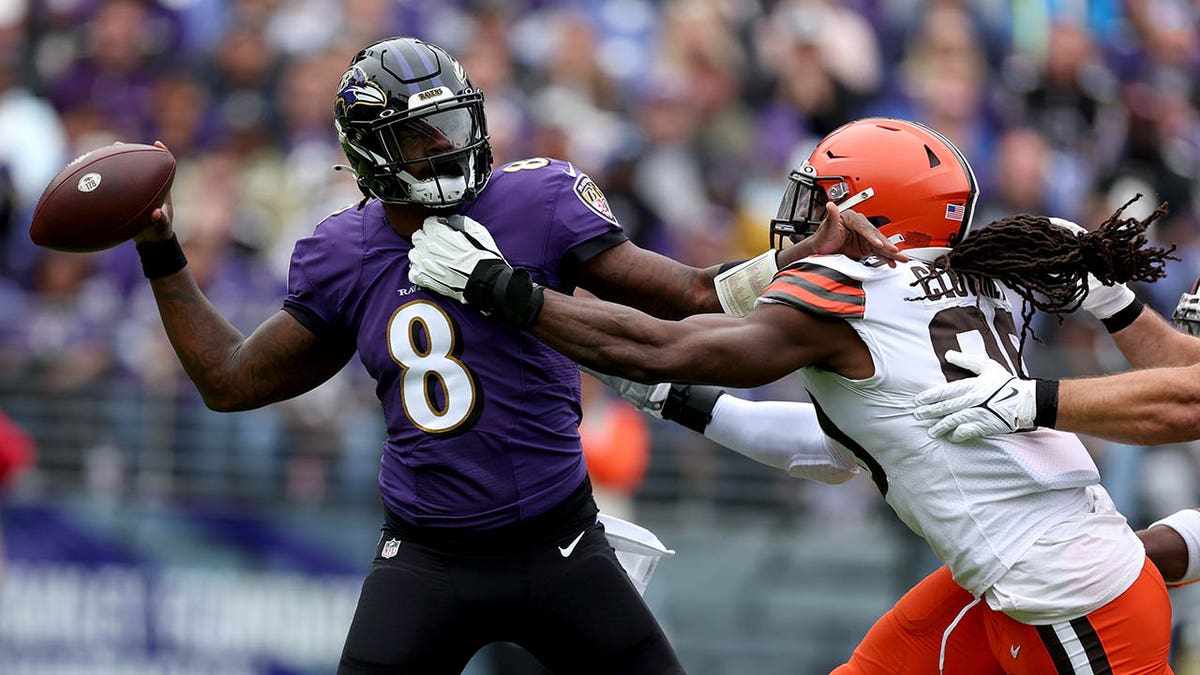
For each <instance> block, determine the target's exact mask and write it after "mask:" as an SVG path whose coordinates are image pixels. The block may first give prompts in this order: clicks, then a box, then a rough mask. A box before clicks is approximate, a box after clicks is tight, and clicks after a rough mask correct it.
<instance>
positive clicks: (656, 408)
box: [580, 367, 671, 419]
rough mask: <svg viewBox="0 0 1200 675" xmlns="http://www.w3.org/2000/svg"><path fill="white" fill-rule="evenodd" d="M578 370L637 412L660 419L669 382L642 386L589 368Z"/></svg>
mask: <svg viewBox="0 0 1200 675" xmlns="http://www.w3.org/2000/svg"><path fill="white" fill-rule="evenodd" d="M580 370H582V371H583V372H585V373H587V374H588V375H591V376H592V377H594V378H596V379H597V380H600V381H601V382H603V383H604V384H605V385H606V386H607V387H608V388H609V389H612V390H613V391H615V392H617V393H618V394H620V395H621V398H623V399H625V400H626V401H629V402H630V403H632V404H633V407H635V408H637V409H638V410H639V411H641V412H644V413H647V414H649V415H653V416H654V417H657V418H658V419H662V409H663V404H664V403H666V402H667V395H668V394H670V393H671V383H670V382H662V383H660V384H642V383H641V382H634V381H633V380H627V379H625V378H623V377H617V376H616V375H605V374H604V373H598V372H596V371H594V370H592V369H591V368H586V367H580Z"/></svg>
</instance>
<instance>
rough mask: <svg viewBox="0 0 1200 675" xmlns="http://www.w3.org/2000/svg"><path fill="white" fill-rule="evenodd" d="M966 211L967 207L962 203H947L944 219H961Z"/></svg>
mask: <svg viewBox="0 0 1200 675" xmlns="http://www.w3.org/2000/svg"><path fill="white" fill-rule="evenodd" d="M966 212H967V207H965V206H963V205H962V204H947V205H946V220H958V221H961V220H962V219H963V216H964V215H965V214H966Z"/></svg>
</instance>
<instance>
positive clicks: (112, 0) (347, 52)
mask: <svg viewBox="0 0 1200 675" xmlns="http://www.w3.org/2000/svg"><path fill="white" fill-rule="evenodd" d="M1198 19H1200V3H1197V2H1194V1H1193V2H1188V1H1187V0H1092V1H1089V2H1078V1H1072V0H1023V1H1020V2H1009V1H1007V0H978V1H971V2H968V1H966V0H927V1H923V0H842V1H838V0H775V1H772V0H662V1H653V2H652V1H650V0H580V1H578V2H561V3H556V2H549V1H547V0H515V1H512V2H509V1H503V2H502V1H500V0H475V1H472V0H445V1H442V2H422V1H418V0H286V1H285V0H5V2H2V3H0V409H4V410H5V411H7V412H8V413H9V414H10V415H11V416H12V417H13V418H14V419H16V420H17V421H18V422H19V423H21V424H23V425H24V426H25V427H26V428H27V429H28V430H29V431H30V432H31V433H32V434H33V436H34V437H35V438H36V439H38V440H39V444H40V445H41V446H42V452H41V453H40V457H41V462H42V463H43V464H46V463H54V462H58V463H59V464H60V465H61V467H62V468H63V469H64V471H63V472H60V473H61V475H68V476H69V475H72V473H71V471H76V472H77V475H78V476H80V477H83V478H84V479H85V481H86V484H87V485H90V486H91V487H92V488H94V489H97V490H100V491H102V492H104V491H107V492H109V493H112V494H115V495H119V494H126V493H130V492H149V493H165V492H169V491H171V490H172V489H179V486H178V485H176V484H175V483H177V482H178V481H179V480H180V479H179V477H180V476H186V477H187V481H188V486H189V487H190V488H193V489H195V490H196V491H198V492H204V490H205V489H206V485H207V484H206V481H210V482H212V483H213V485H211V486H207V487H212V488H213V489H214V490H220V489H225V488H227V487H228V486H229V485H230V484H231V481H232V483H233V484H234V485H235V489H243V490H245V491H246V493H247V494H256V493H261V492H262V491H264V490H265V489H267V488H266V487H265V486H270V490H278V493H279V494H281V495H285V496H286V497H287V498H288V499H290V500H294V501H299V502H314V503H319V502H321V501H322V500H324V499H326V498H327V497H328V495H329V494H330V492H331V491H342V492H345V493H347V494H363V495H366V496H369V495H372V494H373V492H374V491H373V489H372V488H371V485H372V483H373V481H374V475H375V471H376V467H377V461H378V454H379V448H380V446H379V443H380V438H381V435H382V433H383V428H382V422H381V420H380V419H379V416H378V412H377V403H376V402H375V400H374V393H373V385H372V384H371V383H370V382H368V381H365V375H363V374H362V373H361V369H358V368H356V367H354V366H351V367H350V368H347V369H346V372H344V373H343V374H342V375H340V376H339V377H338V378H336V379H335V380H334V381H332V382H331V383H329V384H328V385H326V386H325V387H322V388H321V389H318V390H317V391H315V392H313V393H312V394H310V395H308V396H305V397H302V398H300V399H297V400H295V401H292V402H288V403H285V404H281V405H277V406H272V407H270V408H267V409H264V410H260V411H254V412H250V413H240V414H235V415H218V414H216V413H210V412H209V411H207V410H205V409H204V407H203V405H202V404H201V402H200V400H199V397H198V396H197V395H196V393H195V391H194V388H193V387H192V386H191V385H190V383H189V382H188V381H187V380H186V378H185V377H184V375H183V373H182V370H181V369H180V367H179V365H178V362H177V360H176V358H175V356H174V354H173V352H172V351H171V349H170V346H169V345H168V344H167V343H166V340H165V336H164V335H163V333H162V330H161V328H159V327H158V319H157V315H156V311H155V309H154V306H153V300H152V298H151V297H150V294H149V292H148V288H147V285H146V284H145V283H144V282H142V281H141V280H140V275H141V272H140V268H139V266H138V264H137V260H136V254H135V253H134V252H133V250H132V245H130V244H126V245H124V246H121V247H118V248H117V249H114V250H112V251H108V252H105V253H102V254H96V255H72V254H56V253H52V252H48V251H45V250H39V249H37V248H35V247H34V246H33V245H32V244H31V243H30V242H29V240H28V235H27V231H28V223H29V219H30V215H31V212H32V209H33V207H34V205H35V203H36V201H37V198H38V196H39V195H40V193H41V190H42V188H43V187H44V186H45V184H46V183H47V181H48V180H49V179H50V178H51V177H52V176H53V175H54V174H55V173H56V172H57V171H58V170H59V169H60V168H61V167H62V166H63V165H64V164H65V163H66V162H67V161H69V160H70V159H71V158H72V157H75V156H78V155H80V154H82V153H83V152H85V151H87V150H90V149H92V148H94V147H96V146H99V145H103V144H107V143H110V142H113V141H115V140H123V141H127V142H143V143H149V142H151V141H153V140H155V139H161V140H162V141H164V142H165V143H166V144H167V145H168V146H169V148H170V149H171V151H172V152H173V153H174V154H175V156H176V157H177V158H178V160H179V168H178V174H177V178H176V181H175V188H174V203H175V211H176V228H177V230H178V232H179V234H180V238H181V240H182V241H183V242H184V248H185V250H186V252H187V255H188V258H189V261H190V266H191V269H192V272H193V274H194V275H196V278H197V281H198V283H200V285H201V286H202V287H203V289H204V291H205V293H206V294H207V295H208V297H209V298H210V299H212V301H213V302H214V304H216V306H217V307H218V308H219V309H220V310H221V311H222V313H223V314H224V315H225V316H226V317H228V318H229V319H230V321H231V322H232V323H234V325H236V326H237V327H238V328H240V329H242V330H243V331H249V330H251V329H253V328H254V326H256V325H257V324H258V323H259V322H260V321H262V320H263V319H264V318H266V317H267V316H269V315H270V314H271V313H273V312H275V311H276V310H277V309H278V308H279V307H280V302H281V299H282V294H283V289H284V284H285V276H286V272H287V261H288V258H289V255H290V252H291V249H292V245H293V242H294V241H295V240H296V239H297V238H299V237H302V236H305V235H306V234H308V233H309V232H311V231H312V229H313V228H314V226H315V225H316V224H317V223H318V222H319V221H320V220H321V219H322V218H323V217H324V216H325V215H326V214H328V213H330V212H332V211H334V210H336V209H337V208H339V207H341V206H344V205H346V204H349V203H352V202H354V201H356V200H357V199H358V197H359V195H358V192H357V190H356V188H355V186H354V184H353V181H352V180H351V178H350V176H349V174H347V173H335V172H334V171H332V170H331V167H332V166H333V165H335V164H338V163H340V162H342V161H343V160H342V155H341V149H340V147H339V146H338V144H337V142H336V139H335V137H334V133H333V124H332V110H333V106H332V100H333V93H334V90H335V88H336V85H337V82H338V79H339V76H340V74H341V72H342V70H343V69H344V67H345V64H346V63H347V62H348V60H349V58H350V57H351V55H353V54H354V52H355V51H357V50H358V49H359V48H361V47H362V46H364V45H366V44H368V43H370V42H372V41H374V40H376V39H379V38H381V37H385V36H388V35H395V34H406V35H416V36H419V37H422V38H424V39H427V40H429V41H431V42H435V43H437V44H439V45H442V46H444V47H446V48H447V49H449V50H450V51H451V53H453V54H455V55H456V56H458V57H459V59H460V60H461V61H462V63H463V65H464V66H465V68H466V70H467V72H468V74H469V75H470V77H471V78H472V80H473V81H474V83H475V84H476V85H477V86H479V87H481V88H482V89H483V90H484V92H485V96H486V106H487V114H488V122H489V129H490V132H491V139H492V145H493V148H494V150H495V155H496V160H497V163H498V164H499V163H503V162H507V161H511V160H515V159H520V158H524V157H531V156H555V157H562V158H566V159H569V160H571V161H572V162H574V163H575V164H576V165H577V166H579V167H581V168H582V169H583V170H585V171H587V172H589V173H590V174H591V175H592V176H593V178H595V179H596V181H597V183H598V184H599V185H600V186H601V187H602V189H603V190H604V191H605V194H606V196H607V197H608V199H609V201H610V203H611V204H612V208H613V209H614V211H615V212H616V213H617V214H618V216H619V218H620V220H621V222H622V223H623V225H624V227H625V228H626V230H627V231H628V232H629V234H630V236H631V237H632V238H633V239H634V240H635V241H636V242H638V243H639V244H641V245H643V246H646V247H649V248H653V249H656V250H659V251H662V252H663V253H666V254H668V255H671V256H674V257H677V258H679V259H681V260H684V261H686V262H689V263H692V264H697V265H709V264H714V263H718V262H722V261H726V260H732V259H739V258H746V257H749V256H750V255H753V254H756V253H758V252H760V251H761V250H762V249H764V248H765V247H766V245H767V243H768V241H767V234H766V222H767V220H768V219H769V218H770V217H771V216H772V215H773V214H774V212H775V209H776V207H777V205H778V201H779V196H780V194H781V192H782V188H783V182H784V178H785V176H786V174H787V172H788V170H789V169H790V168H791V167H792V166H793V165H794V164H795V163H796V162H797V161H798V160H799V159H802V158H803V157H805V156H807V154H808V153H809V152H810V150H811V148H812V147H813V145H814V144H815V142H816V140H817V139H819V138H820V137H822V136H823V135H825V134H827V133H828V132H830V131H832V130H833V129H835V128H836V127H838V126H839V125H841V124H842V123H844V122H846V121H849V120H851V119H854V118H857V117H862V116H865V115H893V116H899V117H905V118H909V119H914V120H918V121H921V122H924V123H926V124H929V125H931V126H933V127H935V128H936V129H938V130H940V131H941V132H942V133H944V134H945V135H946V136H948V137H949V138H950V139H951V140H952V141H954V142H955V143H956V144H957V145H958V147H959V148H960V149H961V150H963V152H964V153H965V154H966V156H967V157H968V158H969V159H970V160H971V162H972V163H973V165H974V168H975V171H976V173H977V175H978V178H979V180H980V184H981V190H982V191H981V198H980V203H979V204H980V205H979V209H978V211H977V215H976V219H977V223H978V225H983V224H986V223H987V222H989V221H991V220H994V219H996V218H999V217H1002V216H1004V215H1008V214H1012V213H1016V212H1033V213H1043V214H1053V215H1058V216H1062V217H1065V218H1070V219H1073V220H1077V221H1078V222H1080V223H1082V224H1084V225H1086V226H1092V227H1094V226H1095V225H1097V224H1099V223H1100V222H1102V221H1103V220H1104V219H1105V218H1107V217H1108V215H1109V214H1110V213H1111V212H1112V211H1113V210H1114V209H1115V208H1116V207H1117V206H1119V205H1120V204H1122V203H1124V202H1125V201H1127V200H1128V199H1129V198H1131V197H1132V196H1133V195H1134V194H1136V193H1141V194H1143V195H1145V196H1144V197H1143V199H1142V200H1141V201H1139V202H1137V203H1136V204H1135V205H1134V206H1133V207H1131V209H1130V213H1132V212H1135V211H1136V212H1140V213H1141V214H1143V215H1144V214H1146V213H1148V212H1149V211H1151V210H1152V209H1153V207H1154V206H1156V205H1157V204H1158V203H1160V202H1162V201H1166V202H1168V203H1169V204H1170V215H1169V217H1168V218H1166V219H1165V220H1163V221H1162V222H1161V223H1160V224H1159V225H1157V226H1156V229H1155V231H1154V233H1153V234H1154V237H1155V238H1156V239H1158V240H1159V241H1162V242H1170V243H1175V244H1177V245H1178V247H1179V248H1178V251H1177V253H1178V255H1179V258H1180V261H1179V262H1177V263H1173V264H1172V266H1171V268H1170V272H1169V277H1168V278H1167V280H1165V281H1162V282H1159V283H1158V284H1156V285H1155V286H1154V287H1147V288H1142V289H1139V293H1140V294H1141V295H1143V296H1144V299H1145V300H1147V301H1148V302H1150V303H1151V304H1152V305H1153V306H1154V307H1155V308H1156V309H1158V310H1159V311H1160V312H1163V313H1165V314H1169V313H1170V310H1171V308H1172V307H1173V306H1174V304H1175V301H1176V299H1177V298H1178V295H1179V293H1180V291H1181V290H1183V289H1184V287H1185V286H1187V285H1189V284H1190V281H1191V280H1192V279H1193V278H1194V277H1195V276H1196V275H1197V273H1200V250H1198V245H1200V218H1198V205H1197V204H1196V203H1195V200H1194V199H1193V194H1195V193H1196V188H1197V181H1198V180H1200V114H1198V110H1200V44H1198V37H1200V32H1198V24H1200V20H1198ZM1035 327H1036V328H1037V332H1038V336H1039V337H1041V338H1042V339H1043V340H1044V341H1045V344H1044V345H1032V346H1031V347H1030V348H1029V350H1028V354H1027V356H1028V358H1029V360H1030V363H1031V370H1033V371H1034V372H1035V373H1038V374H1044V375H1070V374H1087V373H1095V372H1099V371H1102V370H1105V369H1111V368H1119V367H1121V366H1122V362H1121V361H1120V357H1119V355H1117V354H1116V353H1115V351H1114V350H1113V349H1112V348H1111V347H1110V346H1109V345H1108V344H1107V342H1106V340H1105V339H1104V338H1103V335H1101V334H1099V333H1098V332H1097V327H1096V325H1095V322H1092V321H1085V320H1082V319H1080V320H1068V321H1067V322H1065V323H1063V324H1061V325H1060V324H1058V322H1056V321H1054V320H1052V319H1051V320H1046V319H1044V318H1043V319H1039V320H1038V322H1037V324H1036V326H1035ZM596 395H603V394H596ZM753 395H756V396H784V397H787V396H793V397H798V396H802V395H803V391H802V389H800V388H799V387H798V385H797V384H796V383H794V382H789V381H784V382H782V383H780V384H779V385H776V386H773V387H771V388H766V389H764V390H762V391H757V392H753ZM653 431H654V439H655V440H654V443H655V447H656V448H657V447H659V446H662V445H664V444H670V445H671V446H672V447H673V448H682V450H681V451H679V452H676V453H673V454H671V455H669V456H670V457H673V458H677V459H673V460H670V461H673V462H677V465H676V466H672V467H668V468H667V469H666V470H665V471H666V472H667V473H668V474H670V475H672V476H676V477H677V478H678V479H679V480H678V483H679V486H680V487H678V490H679V491H680V492H682V493H685V496H686V495H690V496H694V497H696V498H698V499H704V498H706V497H713V496H714V493H716V492H719V490H718V489H716V488H714V487H713V485H715V484H716V483H714V480H715V479H714V476H716V475H718V474H720V473H721V472H722V470H723V463H725V462H729V461H740V460H738V459H737V458H733V459H732V460H730V459H728V458H726V457H725V455H721V454H718V453H716V452H715V451H714V450H713V449H712V448H711V447H710V446H707V445H706V444H705V442H704V441H702V440H701V439H698V438H697V437H695V436H692V435H689V434H686V433H678V432H676V431H675V430H672V429H670V428H667V427H666V426H665V425H656V426H654V427H653ZM48 446H53V448H58V450H57V451H51V450H53V448H51V449H50V450H48V449H47V448H48ZM1094 447H1095V450H1096V453H1097V457H1098V459H1099V460H1100V461H1101V463H1102V465H1103V464H1104V463H1109V464H1111V466H1113V467H1115V468H1113V469H1111V471H1106V473H1105V479H1106V482H1108V483H1109V484H1110V487H1111V486H1112V485H1113V483H1114V482H1116V483H1117V484H1118V485H1117V486H1116V487H1115V489H1114V492H1115V493H1117V494H1118V499H1119V501H1122V505H1123V506H1124V507H1125V509H1126V510H1127V512H1130V513H1138V510H1137V509H1138V507H1142V506H1144V507H1146V510H1147V511H1149V512H1152V514H1156V513H1166V512H1168V511H1170V510H1172V509H1174V508H1177V506H1182V505H1183V504H1192V503H1197V502H1198V500H1200V495H1196V494H1195V492H1194V488H1192V487H1190V484H1194V483H1198V482H1200V481H1195V480H1194V478H1195V476H1196V475H1197V474H1198V473H1200V472H1198V471H1197V470H1196V469H1195V466H1194V464H1195V462H1196V461H1197V458H1196V457H1195V456H1193V453H1192V449H1191V448H1190V447H1188V446H1181V447H1179V448H1173V449H1167V450H1155V451H1153V452H1148V451H1146V450H1144V449H1141V448H1127V447H1124V446H1110V445H1095V446H1094ZM164 448H167V449H169V450H164ZM662 456H667V455H660V456H659V457H660V458H658V459H656V458H654V457H652V458H651V460H650V464H651V473H652V474H653V472H654V470H655V469H654V467H655V463H656V462H659V463H660V464H661V463H662V462H663V461H667V460H663V459H661V457H662ZM1164 458H1165V459H1164ZM1160 465H1161V466H1164V467H1166V468H1165V469H1163V468H1158V469H1155V468H1154V467H1157V466H1160ZM659 468H660V469H662V467H661V466H660V467H659ZM1102 468H1103V467H1102ZM1147 472H1149V473H1147ZM41 475H42V478H41V480H42V481H43V482H51V481H52V478H51V475H52V473H51V472H45V471H43V472H41ZM53 475H59V474H53ZM1148 479H1149V480H1154V481H1157V484H1158V485H1160V488H1161V486H1162V485H1164V484H1165V483H1164V481H1165V482H1167V483H1169V484H1170V487H1169V489H1159V490H1157V491H1155V493H1154V496H1153V498H1154V499H1157V500H1159V501H1160V502H1166V503H1153V504H1146V503H1145V501H1146V499H1147V495H1146V491H1144V490H1141V489H1140V486H1141V485H1142V484H1144V482H1145V481H1146V480H1148ZM222 486H224V487H222ZM237 486H240V488H238V487H237ZM626 487H627V488H629V489H633V488H630V487H629V486H626ZM869 490H870V486H869V485H868V486H866V491H867V495H868V497H869V496H870V495H869ZM813 492H814V493H817V494H820V495H828V494H829V493H828V491H816V490H814V491H813ZM851 492H852V491H851ZM339 493H340V492H339ZM774 494H777V495H779V499H781V500H784V501H788V502H792V501H795V500H797V499H799V500H801V501H802V500H804V499H806V497H804V494H806V493H804V491H803V490H798V489H797V488H796V487H795V486H793V485H791V484H788V483H787V481H786V479H780V481H779V487H778V489H777V490H775V492H774ZM796 495H800V497H796ZM1164 495H1166V496H1164ZM827 498H828V499H834V500H844V499H846V498H845V497H841V496H839V497H825V496H822V497H820V498H818V500H824V499H827ZM1176 502H1182V503H1180V504H1177V503H1176ZM844 506H845V505H844V503H842V502H841V501H838V502H837V509H838V510H839V511H844ZM1135 520H1136V517H1135Z"/></svg>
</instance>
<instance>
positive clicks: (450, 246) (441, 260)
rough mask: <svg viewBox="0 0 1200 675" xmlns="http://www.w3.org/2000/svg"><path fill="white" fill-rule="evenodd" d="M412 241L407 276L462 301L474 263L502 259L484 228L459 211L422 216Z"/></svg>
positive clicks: (489, 234) (419, 284)
mask: <svg viewBox="0 0 1200 675" xmlns="http://www.w3.org/2000/svg"><path fill="white" fill-rule="evenodd" d="M412 243H413V247H412V250H411V251H409V252H408V263H409V268H408V280H409V281H411V282H413V283H414V284H416V285H418V286H420V287H422V288H428V289H429V290H431V291H434V292H435V293H439V294H441V295H445V296H447V297H450V298H454V299H455V300H458V301H459V302H463V303H465V302H466V301H465V300H464V299H463V290H464V289H465V288H466V287H467V279H470V278H471V272H473V271H475V266H476V265H478V264H479V263H480V262H482V261H484V260H497V259H498V260H504V255H503V254H501V253H500V248H499V247H498V246H496V242H495V240H493V239H492V235H491V233H489V232H488V231H487V228H485V227H484V226H483V225H480V224H479V223H478V222H476V221H475V220H472V219H471V218H468V217H467V216H463V215H453V216H450V217H445V216H430V217H428V218H426V219H425V221H424V222H423V223H422V224H421V229H419V230H417V231H416V232H414V233H413V236H412ZM505 263H507V261H505Z"/></svg>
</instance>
